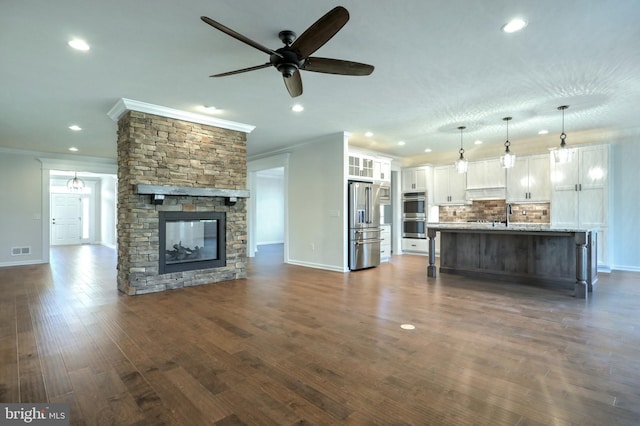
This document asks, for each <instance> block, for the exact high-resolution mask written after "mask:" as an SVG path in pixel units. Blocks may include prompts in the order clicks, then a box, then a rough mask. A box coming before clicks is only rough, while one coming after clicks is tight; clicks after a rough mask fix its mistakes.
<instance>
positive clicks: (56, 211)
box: [51, 194, 82, 245]
mask: <svg viewBox="0 0 640 426" xmlns="http://www.w3.org/2000/svg"><path fill="white" fill-rule="evenodd" d="M81 242H82V200H81V198H80V195H79V194H52V203H51V244H52V245H64V244H80V243H81Z"/></svg>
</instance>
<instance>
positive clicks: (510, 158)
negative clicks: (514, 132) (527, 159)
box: [500, 117, 516, 169]
mask: <svg viewBox="0 0 640 426" xmlns="http://www.w3.org/2000/svg"><path fill="white" fill-rule="evenodd" d="M512 118H513V117H505V118H503V120H504V121H506V122H507V140H506V141H505V142H504V154H502V156H501V157H500V165H501V166H502V167H504V168H505V169H510V168H512V167H513V166H514V165H515V164H516V155H515V154H513V153H512V152H511V151H510V150H509V147H510V146H511V142H509V120H511V119H512Z"/></svg>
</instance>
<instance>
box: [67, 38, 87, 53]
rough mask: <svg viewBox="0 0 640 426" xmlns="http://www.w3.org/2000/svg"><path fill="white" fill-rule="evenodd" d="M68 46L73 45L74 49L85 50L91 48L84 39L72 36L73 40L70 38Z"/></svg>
mask: <svg viewBox="0 0 640 426" xmlns="http://www.w3.org/2000/svg"><path fill="white" fill-rule="evenodd" d="M69 46H71V47H73V48H74V49H76V50H82V51H85V52H86V51H87V50H89V49H91V47H89V44H88V43H87V42H86V41H84V40H82V39H79V38H74V39H73V40H70V41H69Z"/></svg>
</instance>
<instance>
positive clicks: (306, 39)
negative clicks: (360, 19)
mask: <svg viewBox="0 0 640 426" xmlns="http://www.w3.org/2000/svg"><path fill="white" fill-rule="evenodd" d="M348 20H349V12H347V9H345V8H344V7H342V6H337V7H335V8H333V9H331V10H330V11H329V12H327V14H325V15H324V16H323V17H322V18H320V19H318V20H317V21H316V22H315V23H314V24H313V25H311V26H310V27H309V28H307V30H306V31H305V32H303V33H302V35H301V36H300V37H298V38H297V39H296V41H294V42H293V44H292V45H291V48H292V49H293V50H295V51H296V52H298V54H299V56H300V58H301V59H304V58H307V57H308V56H309V55H311V54H313V52H315V51H316V50H318V49H320V48H321V47H322V45H324V44H325V43H326V42H327V41H329V40H330V39H331V37H333V36H334V35H335V34H336V33H337V32H338V31H340V28H342V27H344V24H346V23H347V21H348Z"/></svg>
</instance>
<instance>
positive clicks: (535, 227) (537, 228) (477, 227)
mask: <svg viewBox="0 0 640 426" xmlns="http://www.w3.org/2000/svg"><path fill="white" fill-rule="evenodd" d="M429 228H432V229H437V230H464V231H499V232H587V231H592V230H593V229H592V228H564V227H552V226H551V224H549V223H516V222H513V223H509V226H508V227H507V226H505V224H504V223H496V224H495V225H494V224H493V223H492V222H438V223H427V229H429Z"/></svg>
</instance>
